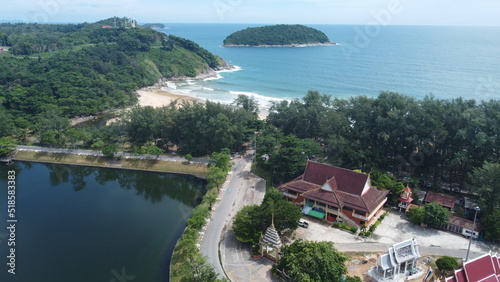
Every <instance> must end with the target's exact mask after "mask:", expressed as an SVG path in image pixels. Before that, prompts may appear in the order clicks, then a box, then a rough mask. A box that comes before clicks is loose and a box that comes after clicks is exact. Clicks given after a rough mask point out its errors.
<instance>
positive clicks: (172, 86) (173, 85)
mask: <svg viewBox="0 0 500 282" xmlns="http://www.w3.org/2000/svg"><path fill="white" fill-rule="evenodd" d="M167 87H168V88H171V89H177V85H176V84H175V83H173V82H170V81H167Z"/></svg>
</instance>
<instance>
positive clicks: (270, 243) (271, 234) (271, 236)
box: [260, 216, 283, 262]
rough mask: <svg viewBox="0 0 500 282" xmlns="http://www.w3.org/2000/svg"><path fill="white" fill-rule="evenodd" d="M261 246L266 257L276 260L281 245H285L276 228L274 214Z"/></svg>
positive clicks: (262, 238)
mask: <svg viewBox="0 0 500 282" xmlns="http://www.w3.org/2000/svg"><path fill="white" fill-rule="evenodd" d="M260 247H261V252H262V253H263V254H264V256H265V257H267V258H269V259H270V260H272V261H274V262H276V260H277V258H278V254H279V251H280V249H281V247H283V243H282V242H281V238H280V236H279V234H278V232H277V231H276V228H274V216H273V220H272V223H271V226H269V227H268V228H267V229H266V233H265V234H264V236H263V237H261V240H260Z"/></svg>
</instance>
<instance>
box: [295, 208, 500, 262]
mask: <svg viewBox="0 0 500 282" xmlns="http://www.w3.org/2000/svg"><path fill="white" fill-rule="evenodd" d="M302 220H305V221H307V222H308V223H309V226H308V228H302V227H299V228H298V229H297V231H296V233H295V239H299V238H300V239H303V240H311V241H332V242H334V243H335V246H336V247H337V249H339V250H341V251H344V252H349V251H352V252H363V251H366V252H385V251H386V250H387V247H389V246H391V245H393V244H395V243H398V242H401V241H404V240H407V239H412V238H416V239H417V241H418V242H419V244H420V252H421V254H422V255H427V254H439V252H441V253H442V255H453V256H457V257H464V256H465V254H466V250H467V247H468V244H469V240H468V239H466V238H464V237H463V236H461V235H457V234H453V233H449V232H445V231H441V230H437V229H434V228H424V227H421V226H416V225H414V224H412V223H410V222H409V221H407V220H406V219H405V218H404V214H402V213H399V212H397V211H391V212H390V213H389V214H388V215H387V216H386V217H385V218H384V220H383V221H382V223H381V224H380V225H379V226H378V228H377V229H376V230H375V232H373V234H372V236H371V237H369V238H362V237H360V236H356V235H354V234H351V233H349V232H347V231H344V230H340V229H336V228H333V227H331V224H325V223H322V222H321V221H319V220H314V219H311V218H303V219H302ZM490 250H491V251H493V252H497V251H499V248H498V246H497V245H493V244H486V243H484V242H479V241H475V240H473V241H472V245H471V249H470V251H471V253H475V254H484V253H487V252H488V251H490ZM462 254H463V255H462Z"/></svg>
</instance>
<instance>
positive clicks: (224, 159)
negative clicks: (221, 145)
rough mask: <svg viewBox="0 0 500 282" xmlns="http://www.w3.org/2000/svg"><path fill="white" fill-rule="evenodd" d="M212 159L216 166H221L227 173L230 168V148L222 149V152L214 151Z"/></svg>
mask: <svg viewBox="0 0 500 282" xmlns="http://www.w3.org/2000/svg"><path fill="white" fill-rule="evenodd" d="M210 159H211V160H212V161H213V165H214V166H215V167H218V168H220V169H221V170H222V171H225V172H226V173H227V172H228V171H229V169H230V166H229V165H230V163H229V161H230V159H231V158H230V152H229V149H222V150H221V151H220V152H213V153H212V154H211V155H210Z"/></svg>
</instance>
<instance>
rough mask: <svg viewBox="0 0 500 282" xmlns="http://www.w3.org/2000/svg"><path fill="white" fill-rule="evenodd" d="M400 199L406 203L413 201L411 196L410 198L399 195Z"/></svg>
mask: <svg viewBox="0 0 500 282" xmlns="http://www.w3.org/2000/svg"><path fill="white" fill-rule="evenodd" d="M398 201H400V202H405V203H411V202H413V198H412V197H409V198H408V199H403V198H401V197H399V198H398Z"/></svg>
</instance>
